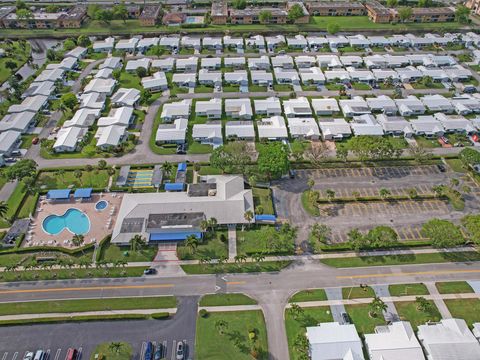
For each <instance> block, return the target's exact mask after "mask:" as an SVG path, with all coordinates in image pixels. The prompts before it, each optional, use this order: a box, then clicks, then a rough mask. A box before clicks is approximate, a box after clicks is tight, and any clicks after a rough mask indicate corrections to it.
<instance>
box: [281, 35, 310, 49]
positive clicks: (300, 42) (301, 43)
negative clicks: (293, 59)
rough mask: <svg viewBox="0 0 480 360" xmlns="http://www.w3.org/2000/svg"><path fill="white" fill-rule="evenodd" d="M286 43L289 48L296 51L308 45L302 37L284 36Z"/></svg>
mask: <svg viewBox="0 0 480 360" xmlns="http://www.w3.org/2000/svg"><path fill="white" fill-rule="evenodd" d="M286 41H287V45H288V46H289V47H291V48H296V49H303V48H306V47H307V45H308V43H307V39H305V36H303V35H295V36H286Z"/></svg>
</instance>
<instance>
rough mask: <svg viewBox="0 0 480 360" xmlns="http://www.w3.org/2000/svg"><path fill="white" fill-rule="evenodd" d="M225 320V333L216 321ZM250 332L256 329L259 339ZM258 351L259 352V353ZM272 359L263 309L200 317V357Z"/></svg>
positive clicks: (197, 352) (197, 347)
mask: <svg viewBox="0 0 480 360" xmlns="http://www.w3.org/2000/svg"><path fill="white" fill-rule="evenodd" d="M220 320H221V321H224V322H225V323H226V324H227V326H226V329H225V330H224V331H223V333H220V331H219V330H217V328H216V326H215V324H216V323H217V322H218V321H220ZM249 332H255V335H256V340H255V341H253V342H252V341H250V340H249ZM255 352H256V353H255ZM227 354H228V359H230V360H251V359H252V355H254V354H255V355H257V356H255V357H254V358H256V359H260V360H266V359H268V343H267V329H266V327H265V320H264V318H263V313H262V312H261V311H259V310H258V311H232V312H230V311H229V312H214V313H210V314H209V315H208V316H207V317H201V316H199V317H198V318H197V335H196V341H195V355H196V358H197V359H198V360H207V359H208V360H217V359H218V360H224V359H225V357H226V356H227Z"/></svg>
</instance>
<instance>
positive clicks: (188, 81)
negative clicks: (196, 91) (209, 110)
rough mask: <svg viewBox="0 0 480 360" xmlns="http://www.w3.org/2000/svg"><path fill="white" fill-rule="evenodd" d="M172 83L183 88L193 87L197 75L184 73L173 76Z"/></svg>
mask: <svg viewBox="0 0 480 360" xmlns="http://www.w3.org/2000/svg"><path fill="white" fill-rule="evenodd" d="M172 83H174V84H175V85H177V86H183V87H195V86H196V84H197V74H196V73H185V74H183V73H182V74H177V73H175V74H173V76H172Z"/></svg>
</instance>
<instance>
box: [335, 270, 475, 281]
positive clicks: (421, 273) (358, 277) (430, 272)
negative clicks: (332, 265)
mask: <svg viewBox="0 0 480 360" xmlns="http://www.w3.org/2000/svg"><path fill="white" fill-rule="evenodd" d="M452 273H456V274H462V273H466V274H469V273H480V270H437V271H418V272H405V273H392V274H385V273H384V274H366V275H351V276H346V275H342V276H336V278H337V279H364V278H375V277H389V276H414V275H442V274H452Z"/></svg>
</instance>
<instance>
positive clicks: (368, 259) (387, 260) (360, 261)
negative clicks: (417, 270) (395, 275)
mask: <svg viewBox="0 0 480 360" xmlns="http://www.w3.org/2000/svg"><path fill="white" fill-rule="evenodd" d="M470 261H480V254H479V253H478V252H476V251H465V252H458V253H432V254H416V255H413V254H412V255H389V256H359V257H351V258H350V257H349V258H337V259H324V260H321V262H322V263H324V264H325V265H328V266H333V267H337V268H348V267H362V266H387V265H407V264H435V263H446V262H470Z"/></svg>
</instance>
